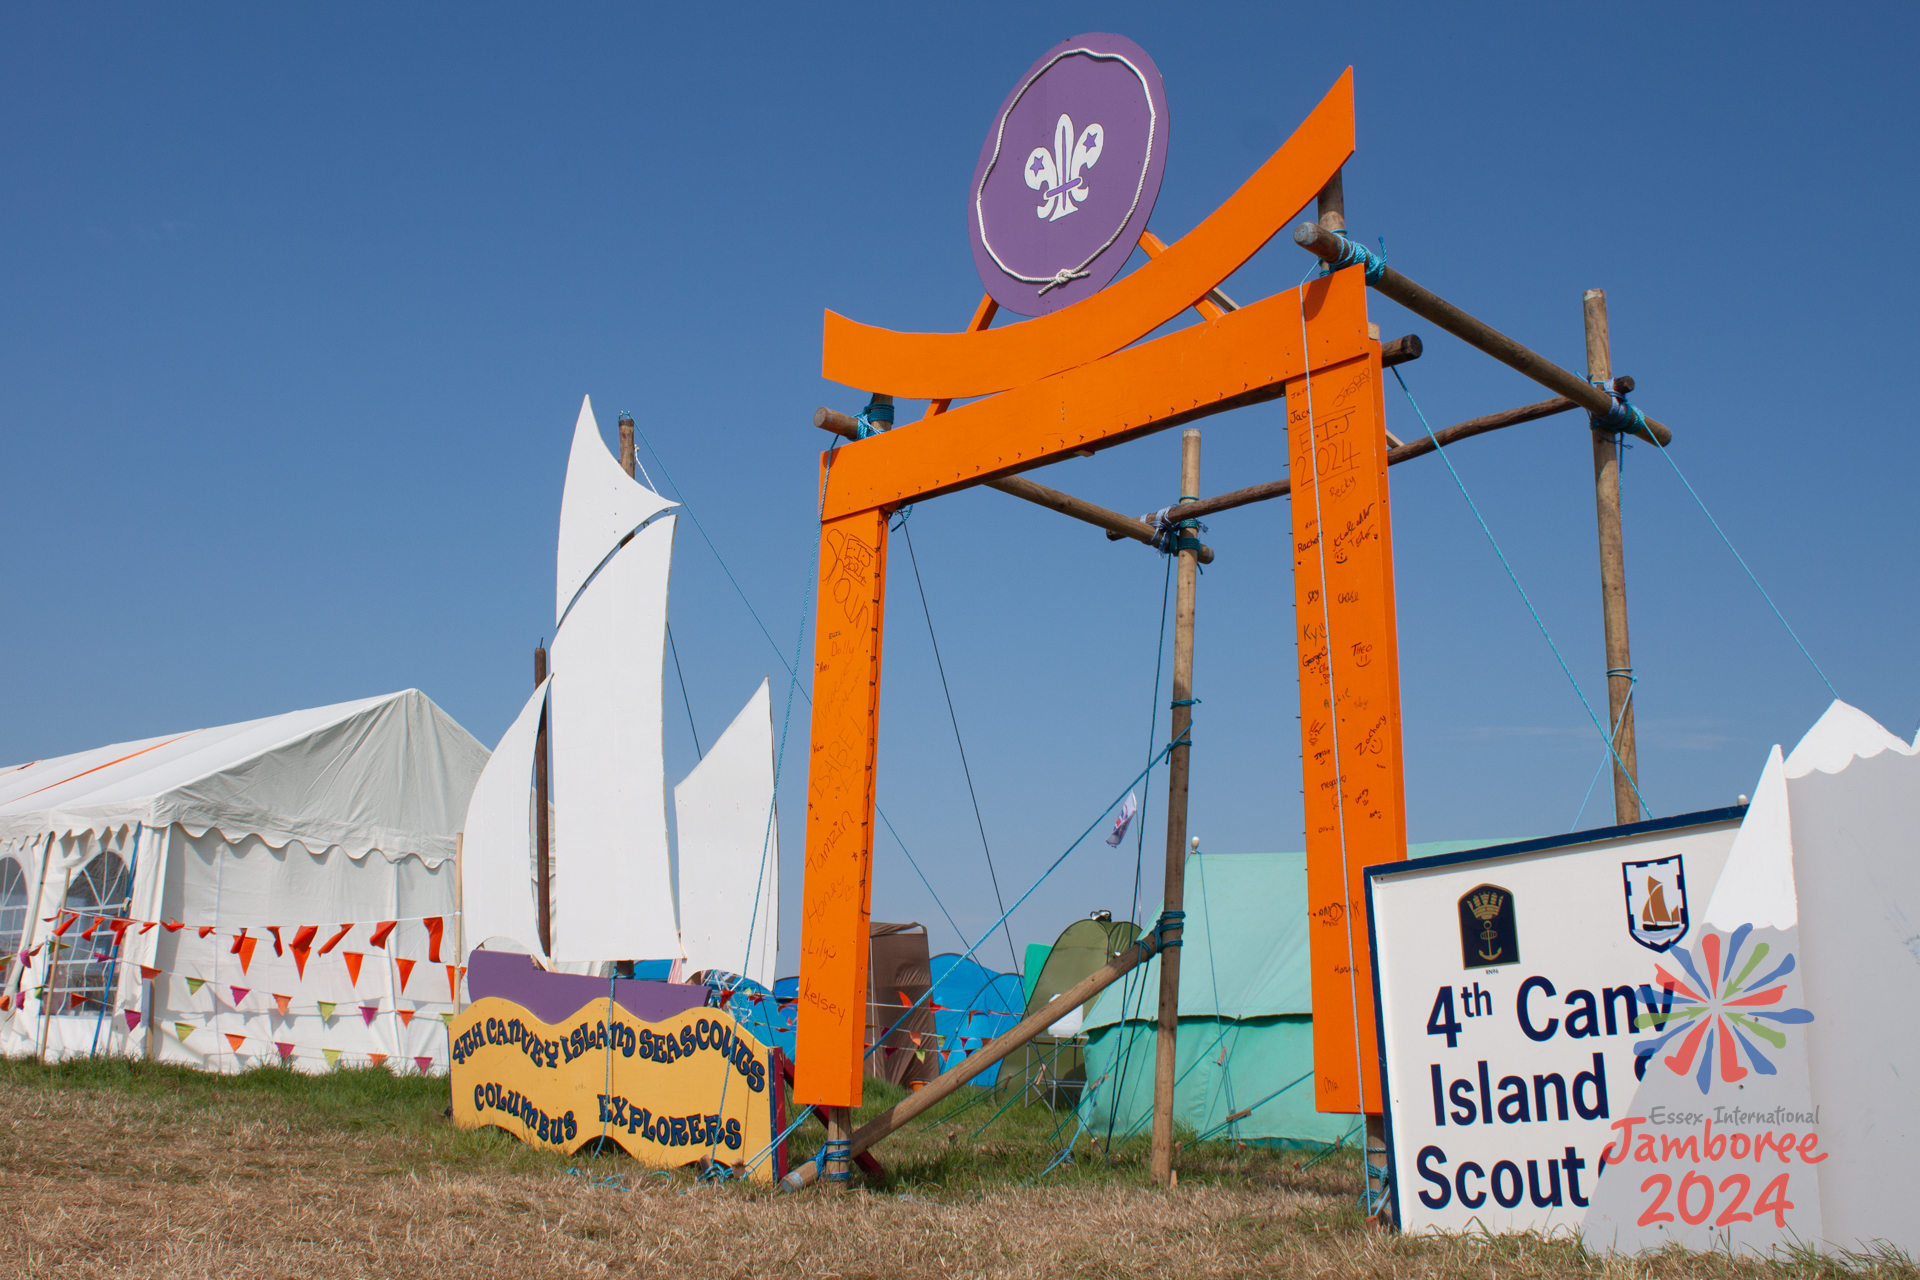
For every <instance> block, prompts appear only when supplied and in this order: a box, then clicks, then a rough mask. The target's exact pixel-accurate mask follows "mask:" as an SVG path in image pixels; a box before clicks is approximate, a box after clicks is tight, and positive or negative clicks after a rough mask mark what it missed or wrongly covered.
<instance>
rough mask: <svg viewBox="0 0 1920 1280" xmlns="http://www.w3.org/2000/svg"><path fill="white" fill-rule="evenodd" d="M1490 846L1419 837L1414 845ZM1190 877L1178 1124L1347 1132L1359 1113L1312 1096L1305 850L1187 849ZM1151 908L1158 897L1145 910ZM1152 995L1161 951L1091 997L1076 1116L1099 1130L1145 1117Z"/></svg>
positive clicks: (1299, 1136)
mask: <svg viewBox="0 0 1920 1280" xmlns="http://www.w3.org/2000/svg"><path fill="white" fill-rule="evenodd" d="M1488 843H1492V842H1490V841H1481V840H1463V841H1448V842H1443V843H1439V844H1432V845H1414V846H1412V847H1411V848H1410V849H1409V850H1408V853H1409V856H1412V857H1422V856H1425V855H1427V854H1430V853H1450V852H1454V851H1456V850H1460V849H1475V848H1479V847H1481V846H1482V845H1484V844H1488ZM1186 875H1187V879H1186V910H1187V918H1186V928H1185V932H1184V934H1183V937H1184V942H1183V944H1182V949H1181V960H1180V1030H1179V1039H1178V1042H1177V1048H1176V1052H1175V1072H1174V1081H1175V1083H1174V1098H1173V1117H1174V1123H1175V1124H1176V1125H1182V1126H1185V1127H1187V1128H1189V1129H1190V1130H1191V1131H1192V1132H1193V1133H1194V1134H1195V1135H1196V1136H1201V1137H1206V1136H1211V1137H1214V1138H1219V1139H1235V1140H1239V1141H1245V1142H1267V1143H1273V1144H1277V1145H1293V1144H1299V1145H1303V1146H1304V1145H1320V1144H1325V1143H1334V1142H1339V1141H1342V1140H1343V1139H1347V1140H1351V1139H1352V1138H1353V1136H1354V1134H1355V1132H1356V1127H1357V1124H1358V1117H1355V1116H1348V1115H1327V1114H1322V1113H1320V1112H1318V1111H1316V1110H1314V1106H1313V993H1312V985H1311V981H1310V979H1309V976H1308V969H1307V924H1308V915H1307V855H1306V854H1304V853H1225V854H1222V853H1195V854H1192V855H1190V856H1189V857H1188V858H1187V872H1186ZM1159 914H1160V912H1159V910H1158V908H1156V909H1155V911H1154V916H1153V918H1158V916H1159ZM1159 993H1160V961H1159V959H1158V958H1157V957H1156V958H1155V959H1153V960H1150V961H1148V962H1147V963H1146V964H1145V965H1142V966H1141V967H1140V968H1138V969H1135V970H1134V971H1133V972H1132V973H1130V974H1128V975H1127V977H1126V978H1123V979H1122V980H1121V981H1119V982H1116V983H1115V984H1114V985H1112V986H1111V987H1108V988H1107V989H1106V990H1105V991H1103V992H1101V993H1100V994H1099V995H1098V996H1096V997H1095V998H1094V999H1093V1000H1092V1001H1091V1007H1090V1008H1089V1010H1088V1012H1087V1015H1086V1018H1085V1022H1084V1029H1085V1031H1086V1033H1087V1037H1088V1039H1087V1045H1086V1050H1085V1054H1086V1065H1085V1080H1086V1082H1087V1084H1086V1090H1085V1095H1084V1097H1083V1099H1082V1101H1081V1103H1080V1114H1081V1118H1082V1119H1083V1120H1085V1121H1086V1124H1087V1127H1088V1128H1089V1129H1092V1130H1093V1131H1094V1132H1095V1133H1097V1134H1100V1135H1102V1136H1104V1135H1105V1134H1106V1133H1107V1132H1108V1131H1109V1126H1111V1131H1112V1133H1113V1135H1114V1136H1115V1137H1119V1136H1121V1135H1123V1134H1140V1133H1145V1132H1146V1131H1147V1129H1148V1127H1149V1126H1150V1125H1151V1123H1152V1115H1153V1059H1154V1036H1155V1030H1156V1021H1157V1018H1158V1016H1159V998H1160V996H1159ZM1242 1111H1245V1112H1247V1114H1246V1115H1245V1116H1242V1117H1241V1118H1239V1119H1236V1120H1234V1121H1233V1122H1232V1123H1228V1122H1227V1118H1228V1117H1229V1116H1235V1115H1238V1114H1239V1113H1240V1112H1242Z"/></svg>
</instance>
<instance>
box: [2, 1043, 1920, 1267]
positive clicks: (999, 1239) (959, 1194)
mask: <svg viewBox="0 0 1920 1280" xmlns="http://www.w3.org/2000/svg"><path fill="white" fill-rule="evenodd" d="M869 1095H870V1100H869V1103H868V1107H867V1110H868V1111H873V1110H877V1109H878V1108H879V1107H880V1106H884V1105H886V1104H887V1103H888V1102H890V1101H892V1100H893V1099H894V1098H897V1097H898V1096H899V1095H898V1094H897V1093H894V1092H891V1091H888V1090H886V1089H884V1088H877V1087H870V1089H869ZM447 1101H448V1094H447V1082H446V1081H445V1080H444V1079H421V1078H418V1077H405V1076H394V1075H391V1074H389V1073H388V1072H386V1071H384V1070H368V1071H339V1072H335V1073H332V1074H330V1075H325V1076H318V1077H311V1076H297V1075H294V1074H291V1073H289V1072H285V1071H279V1070H259V1071H254V1072H250V1073H248V1074H246V1075H242V1076H228V1077H219V1076H209V1075H204V1074H200V1073H197V1072H193V1071H187V1070H181V1069H175V1068H167V1067H155V1066H150V1065H147V1064H144V1063H108V1062H97V1063H75V1064H68V1065H62V1066H40V1065H36V1064H34V1063H31V1062H19V1061H7V1060H0V1115H3V1116H5V1118H6V1123H5V1126H4V1129H3V1130H0V1206H4V1212H3V1213H0V1275H5V1276H23V1277H37V1276H48V1277H52V1276H60V1277H63V1278H66V1280H81V1278H84V1277H94V1276H116V1277H117V1276H155V1277H159V1276H168V1277H173V1276H194V1277H199V1276H211V1277H222V1276H229V1275H242V1274H244V1275H246V1276H248V1277H281V1276H287V1277H296V1276H297V1277H318V1278H328V1280H330V1278H332V1277H350V1276H351V1277H357V1276H368V1277H373V1276H379V1277H383V1278H384V1277H393V1276H402V1277H407V1276H422V1277H425V1276H432V1277H435V1278H436V1280H438V1278H440V1277H449V1278H451V1277H466V1276H476V1277H478V1276H488V1277H491V1276H511V1277H514V1278H515V1280H522V1278H525V1277H540V1278H541V1280H545V1278H547V1277H570V1276H598V1275H623V1276H626V1275H631V1276H662V1277H666V1276H700V1277H735V1276H740V1277H745V1276H766V1275H777V1276H821V1277H842V1278H846V1280H852V1278H853V1277H867V1276H871V1277H888V1278H900V1280H910V1278H916V1277H922V1276H929V1277H931V1276H994V1277H1001V1276H1005V1277H1016V1276H1020V1277H1024V1276H1036V1277H1037V1276H1088V1277H1102V1278H1107V1277H1111V1278H1114V1280H1119V1278H1121V1277H1145V1276H1179V1277H1190V1276H1191V1277H1213V1276H1222V1277H1224V1276H1269V1275H1272V1276H1280V1275H1285V1276H1296V1275H1298V1276H1308V1275H1312V1276H1343V1277H1344V1276H1356V1277H1358V1276H1365V1277H1395V1278H1400V1277H1407V1278H1414V1277H1429V1276H1430V1277H1446V1278H1449V1280H1450V1278H1453V1277H1460V1278H1461V1280H1465V1278H1467V1277H1475V1278H1478V1277H1493V1276H1500V1277H1506V1276H1591V1277H1596V1278H1604V1280H1628V1278H1629V1277H1631V1278H1633V1280H1640V1278H1642V1277H1646V1278H1649V1280H1652V1278H1662V1280H1664V1278H1666V1277H1692V1276H1699V1277H1728V1278H1730V1280H1731V1278H1733V1277H1740V1278H1742V1280H1745V1278H1747V1277H1751V1278H1753V1280H1775V1278H1780V1280H1785V1278H1787V1277H1817V1276H1828V1275H1838V1274H1841V1273H1843V1272H1851V1273H1853V1274H1861V1275H1867V1276H1872V1277H1874V1278H1875V1280H1879V1278H1881V1277H1889V1278H1891V1277H1896V1276H1898V1277H1915V1278H1916V1280H1920V1271H1917V1270H1916V1269H1915V1268H1914V1267H1913V1266H1912V1265H1911V1264H1909V1263H1906V1262H1905V1261H1903V1260H1898V1259H1886V1258H1881V1259H1857V1260H1854V1261H1853V1263H1852V1264H1850V1265H1845V1266H1843V1265H1841V1264H1839V1263H1836V1262H1833V1261H1831V1260H1823V1259H1818V1258H1813V1257H1806V1258H1788V1259H1782V1260H1780V1261H1776V1262H1771V1263H1764V1264H1762V1263H1750V1262H1734V1261H1731V1260H1729V1259H1726V1258H1723V1257H1696V1256H1687V1255H1679V1254H1672V1255H1661V1256H1658V1257H1655V1258H1651V1259H1640V1260H1636V1261H1628V1260H1620V1259H1604V1258H1594V1257H1589V1256H1587V1255H1586V1254H1584V1253H1583V1252H1582V1251H1581V1250H1580V1249H1579V1247H1578V1246H1577V1245H1575V1244H1573V1243H1571V1242H1569V1241H1565V1240H1547V1239H1542V1238H1540V1237H1538V1236H1512V1237H1500V1238H1490V1239H1488V1238H1482V1239H1449V1240H1423V1239H1413V1238H1408V1237H1402V1236H1397V1235H1394V1234H1391V1233H1389V1232H1385V1231H1382V1230H1380V1229H1378V1228H1375V1227H1372V1226H1369V1225H1367V1224H1366V1223H1364V1222H1363V1221H1362V1220H1361V1218H1360V1216H1359V1214H1358V1213H1357V1212H1356V1211H1355V1208H1354V1203H1353V1201H1354V1195H1355V1193H1356V1191H1357V1190H1358V1187H1359V1166H1358V1163H1357V1161H1356V1159H1355V1158H1354V1157H1353V1156H1352V1155H1351V1154H1348V1153H1341V1154H1338V1155H1335V1156H1334V1157H1332V1158H1330V1159H1326V1160H1323V1161H1321V1162H1319V1163H1318V1164H1316V1165H1313V1166H1312V1167H1306V1168H1303V1167H1302V1166H1303V1165H1304V1164H1306V1162H1307V1159H1308V1157H1307V1156H1306V1155H1305V1154H1303V1153H1301V1152H1294V1151H1270V1150H1262V1149H1247V1148H1238V1147H1236V1146H1234V1145H1232V1144H1224V1143H1206V1144H1198V1145H1195V1144H1186V1145H1184V1146H1183V1148H1182V1150H1181V1152H1180V1155H1179V1159H1178V1162H1177V1163H1178V1168H1179V1171H1180V1180H1179V1187H1178V1189H1177V1190H1176V1191H1174V1192H1173V1193H1171V1194H1168V1193H1163V1192H1160V1191H1157V1190H1154V1189H1152V1188H1151V1187H1150V1186H1149V1185H1148V1179H1147V1176H1146V1170H1145V1148H1144V1144H1143V1143H1140V1142H1137V1141H1136V1142H1130V1143H1121V1144H1117V1146H1116V1149H1115V1150H1113V1151H1112V1152H1111V1153H1107V1152H1103V1151H1100V1150H1099V1149H1097V1147H1095V1146H1094V1145H1092V1144H1090V1143H1089V1142H1088V1140H1087V1139H1086V1138H1084V1137H1082V1138H1081V1139H1080V1141H1079V1143H1078V1144H1077V1147H1076V1155H1075V1159H1074V1161H1073V1162H1072V1163H1069V1164H1063V1165H1062V1166H1060V1167H1059V1168H1057V1169H1055V1170H1054V1171H1053V1172H1051V1173H1048V1174H1046V1175H1045V1176H1044V1177H1042V1176H1040V1174H1041V1170H1042V1169H1043V1168H1044V1167H1045V1166H1046V1164H1047V1163H1048V1161H1049V1160H1050V1159H1051V1157H1052V1154H1053V1152H1054V1150H1056V1149H1057V1146H1058V1145H1059V1144H1062V1143H1064V1142H1065V1139H1066V1133H1062V1134H1061V1135H1060V1137H1059V1138H1058V1139H1055V1140H1052V1141H1049V1135H1050V1134H1051V1133H1052V1132H1053V1130H1054V1129H1055V1128H1056V1126H1057V1125H1058V1123H1059V1117H1058V1116H1057V1115H1055V1114H1054V1113H1052V1112H1049V1111H1046V1110H1044V1109H1041V1108H1023V1107H1014V1108H1012V1109H1011V1110H1009V1111H1008V1112H1007V1113H1006V1114H1004V1115H1002V1116H1001V1117H1000V1118H999V1119H997V1120H994V1121H993V1122H992V1123H991V1124H990V1125H987V1126H986V1127H985V1128H984V1129H983V1128H982V1126H983V1124H984V1122H985V1121H986V1120H987V1118H988V1117H989V1116H990V1115H991V1114H992V1110H991V1108H990V1107H975V1108H973V1109H972V1110H970V1111H967V1112H965V1113H964V1114H958V1112H959V1107H958V1105H957V1104H950V1105H948V1106H946V1107H942V1108H939V1109H937V1111H936V1113H935V1114H934V1115H933V1116H931V1117H930V1118H929V1119H928V1120H927V1121H926V1122H923V1123H920V1124H918V1125H915V1126H913V1127H911V1128H909V1129H908V1130H907V1131H905V1132H903V1133H901V1134H899V1135H896V1137H895V1138H893V1139H890V1140H889V1141H888V1142H887V1143H886V1144H884V1145H883V1146H882V1147H881V1148H880V1149H879V1151H878V1154H881V1155H882V1156H883V1157H884V1158H885V1159H886V1160H887V1165H888V1178H887V1181H886V1185H885V1186H883V1187H880V1188H876V1189H871V1190H862V1191H855V1192H853V1193H851V1194H848V1195H845V1196H842V1197H839V1198H837V1199H826V1198H823V1197H822V1196H820V1195H819V1193H817V1192H812V1191H809V1192H805V1193H802V1194H799V1195H782V1194H776V1193H773V1192H770V1191H767V1190H763V1189H758V1188H753V1187H747V1186H716V1185H712V1184H701V1183H697V1182H696V1181H695V1180H694V1179H692V1178H691V1177H689V1176H687V1175H685V1174H675V1175H661V1174H657V1173H650V1172H649V1171H647V1170H644V1169H642V1168H640V1167H639V1166H637V1165H635V1164H634V1163H633V1162H631V1161H629V1160H628V1159H627V1158H626V1157H625V1156H624V1155H620V1154H618V1153H611V1154H607V1155H604V1156H597V1157H585V1156H583V1157H580V1158H577V1159H569V1158H565V1157H558V1156H552V1155H547V1154H544V1153H540V1152H536V1151H532V1150H530V1149H528V1148H527V1147H524V1146H522V1145H521V1144H520V1143H518V1142H516V1141H514V1140H513V1139H511V1138H509V1137H507V1136H505V1135H504V1134H501V1133H499V1132H497V1131H493V1130H482V1131H478V1132H463V1131H461V1130H457V1129H454V1128H453V1127H452V1125H451V1124H450V1123H449V1122H448V1121H447V1120H446V1119H445V1118H444V1117H443V1114H442V1112H443V1110H444V1109H445V1107H446V1105H447ZM1071 1131H1072V1130H1071V1125H1069V1128H1068V1130H1067V1132H1069V1133H1070V1132H1071ZM809 1133H811V1135H812V1136H811V1137H806V1136H804V1135H807V1134H809ZM818 1133H819V1130H818V1129H817V1128H816V1127H813V1126H809V1128H808V1129H806V1130H803V1131H802V1135H803V1136H799V1137H796V1140H795V1151H796V1153H797V1154H803V1153H804V1152H805V1151H806V1150H807V1149H809V1148H810V1147H811V1146H812V1145H813V1144H814V1143H815V1142H817V1141H818ZM609 1184H615V1185H618V1186H621V1187H625V1188H629V1189H627V1190H618V1189H615V1186H614V1185H609Z"/></svg>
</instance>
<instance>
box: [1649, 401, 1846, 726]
mask: <svg viewBox="0 0 1920 1280" xmlns="http://www.w3.org/2000/svg"><path fill="white" fill-rule="evenodd" d="M1635 412H1636V413H1637V412H1639V411H1638V410H1635ZM1654 446H1655V447H1656V448H1658V449H1659V450H1660V456H1661V457H1663V458H1665V459H1666V460H1667V465H1668V466H1670V467H1672V468H1673V474H1674V475H1676V476H1679V477H1680V483H1681V484H1683V485H1685V486H1686V488H1687V492H1688V493H1689V494H1691V495H1692V496H1693V500H1694V502H1695V503H1697V504H1698V505H1699V507H1700V514H1701V515H1703V516H1705V517H1706V518H1707V523H1708V524H1710V525H1712V526H1713V531H1714V532H1715V533H1717V534H1719V535H1720V541H1722V542H1724V543H1726V544H1727V550H1728V551H1732V552H1733V558H1734V559H1735V560H1737V561H1739V563H1740V567H1741V568H1742V569H1743V570H1745V571H1746V575H1747V580H1748V581H1749V582H1751V583H1753V589H1754V590H1755V591H1758V592H1759V593H1760V598H1761V599H1762V600H1765V601H1766V602H1767V608H1769V609H1771V610H1773V616H1774V617H1776V618H1778V619H1780V625H1781V626H1783V627H1785V628H1786V629H1787V634H1788V635H1789V636H1791V637H1792V638H1793V643H1794V644H1795V645H1797V646H1799V649H1800V656H1801V657H1803V658H1805V659H1806V660H1807V665H1808V666H1810V667H1812V668H1813V674H1815V675H1817V676H1819V677H1820V683H1821V684H1824V685H1825V686H1827V692H1828V693H1831V694H1832V695H1833V696H1834V698H1835V699H1836V700H1838V699H1839V697H1840V691H1839V690H1838V689H1835V688H1834V687H1833V681H1831V680H1829V679H1827V673H1826V672H1824V671H1822V670H1821V669H1820V664H1819V663H1817V662H1815V661H1814V660H1813V655H1812V654H1811V653H1808V652H1807V646H1806V645H1805V644H1803V643H1801V640H1800V636H1799V634H1798V633H1796V632H1795V631H1794V629H1793V625H1792V624H1791V623H1789V622H1788V621H1787V615H1785V614H1784V613H1781V612H1780V606H1779V605H1777V604H1775V603H1774V602H1773V597H1772V596H1770V595H1768V594H1767V589H1766V588H1765V587H1763V586H1761V585H1760V579H1759V578H1757V577H1755V576H1754V573H1753V570H1752V569H1751V568H1748V566H1747V562H1746V559H1745V557H1743V556H1742V555H1741V554H1740V553H1739V552H1738V551H1737V550H1735V549H1734V545H1733V539H1731V538H1729V537H1728V536H1727V531H1726V530H1725V529H1722V528H1721V527H1720V522H1719V521H1718V520H1715V519H1714V518H1713V512H1711V511H1709V510H1707V504H1706V503H1705V502H1703V501H1701V498H1700V495H1699V494H1698V493H1697V492H1695V491H1694V487H1693V484H1692V483H1691V482H1690V481H1689V480H1688V479H1687V477H1686V475H1685V474H1684V473H1682V472H1681V470H1680V464H1679V463H1677V462H1675V461H1674V460H1673V453H1672V452H1671V451H1670V450H1669V449H1668V448H1667V447H1666V446H1665V445H1663V444H1661V443H1660V442H1659V441H1657V440H1656V441H1655V442H1654Z"/></svg>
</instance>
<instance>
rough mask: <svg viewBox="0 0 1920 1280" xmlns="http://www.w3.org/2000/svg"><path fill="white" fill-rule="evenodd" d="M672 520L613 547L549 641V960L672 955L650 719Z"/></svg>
mask: <svg viewBox="0 0 1920 1280" xmlns="http://www.w3.org/2000/svg"><path fill="white" fill-rule="evenodd" d="M596 447H598V446H596ZM602 452H603V453H604V452H605V451H604V449H603V450H602ZM615 469H616V470H618V468H617V467H616V468H615ZM622 478H623V479H624V478H625V477H624V475H623V476H622ZM675 523H676V519H675V517H673V516H668V517H666V518H664V519H661V520H656V521H655V522H654V523H652V524H650V525H648V526H647V527H646V528H645V529H642V530H641V531H640V532H639V533H638V534H636V535H635V536H634V539H633V541H632V542H629V543H628V544H627V545H626V546H624V547H621V548H620V550H619V552H618V553H617V554H616V555H615V556H614V557H613V558H612V559H611V560H609V561H607V563H606V565H605V567H604V568H602V569H601V570H600V572H599V574H598V575H597V576H596V577H595V578H594V579H593V581H592V582H590V583H588V584H587V588H586V590H584V591H583V592H581V593H580V596H579V599H577V600H576V601H574V604H573V609H572V611H571V612H570V613H569V614H568V615H567V620H566V624H565V625H564V626H562V627H561V628H560V632H559V634H558V635H557V636H555V637H554V642H553V712H552V721H551V726H550V728H551V734H552V741H553V799H554V804H555V807H556V808H557V809H558V811H559V812H560V814H561V815H562V816H563V819H564V820H563V821H562V823H561V833H560V834H561V841H560V842H559V845H558V847H557V848H556V849H555V850H554V865H553V871H552V876H553V879H552V884H551V887H550V889H549V893H550V895H551V902H552V927H553V957H554V959H555V960H560V961H574V960H588V961H597V960H670V959H677V958H678V957H679V955H680V938H679V932H678V930H677V929H676V927H675V925H674V911H673V882H672V871H671V868H670V865H669V861H668V853H667V796H666V779H665V777H664V775H663V772H662V771H663V769H664V767H665V758H664V750H663V742H662V735H661V721H660V715H661V691H662V680H663V678H664V676H665V668H664V666H663V663H664V662H665V658H666V628H667V583H668V578H669V576H670V574H671V573H672V569H673V531H674V525H675Z"/></svg>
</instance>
